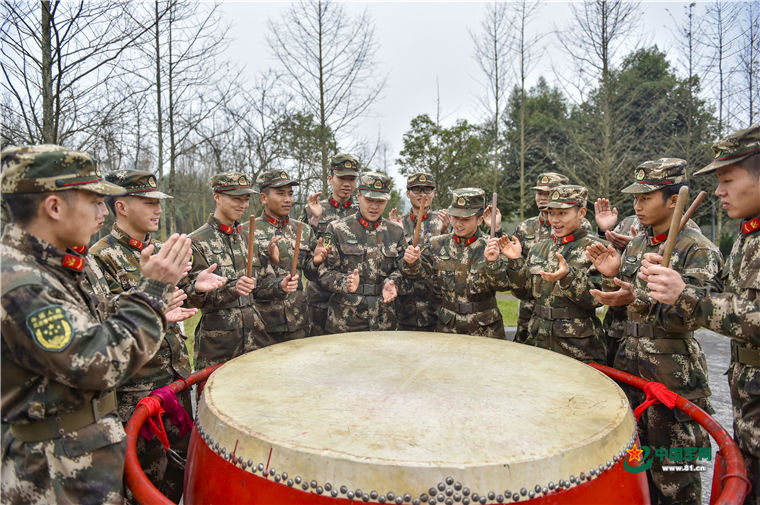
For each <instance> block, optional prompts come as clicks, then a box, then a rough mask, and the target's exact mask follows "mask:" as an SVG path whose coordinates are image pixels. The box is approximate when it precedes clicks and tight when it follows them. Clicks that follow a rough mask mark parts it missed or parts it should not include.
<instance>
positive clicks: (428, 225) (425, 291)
mask: <svg viewBox="0 0 760 505" xmlns="http://www.w3.org/2000/svg"><path fill="white" fill-rule="evenodd" d="M417 186H427V187H431V188H435V179H434V178H433V176H432V175H431V174H427V173H422V172H420V173H416V174H412V175H410V176H409V177H408V178H407V180H406V187H407V189H409V188H413V187H417ZM417 219H418V216H416V215H414V211H413V210H410V211H409V214H407V215H406V216H404V217H403V218H402V219H401V225H402V226H403V228H404V236H405V237H406V241H407V242H408V243H410V244H411V243H412V242H413V240H414V231H415V229H416V228H417ZM442 224H443V223H442V221H441V219H440V218H439V217H438V212H437V211H434V210H428V211H427V212H425V213H424V214H423V215H422V223H421V224H420V236H419V239H418V240H419V242H418V245H419V246H420V247H424V246H425V244H427V243H428V242H430V239H431V238H433V237H435V236H436V235H440V234H441V225H442ZM402 282H404V283H405V288H404V291H405V292H406V294H403V295H399V297H398V298H397V299H396V316H397V318H398V329H399V330H412V331H435V328H436V326H437V325H438V310H439V309H440V307H441V288H440V286H438V285H437V283H436V282H435V279H431V278H424V279H418V280H416V281H412V280H410V279H404V281H402Z"/></svg>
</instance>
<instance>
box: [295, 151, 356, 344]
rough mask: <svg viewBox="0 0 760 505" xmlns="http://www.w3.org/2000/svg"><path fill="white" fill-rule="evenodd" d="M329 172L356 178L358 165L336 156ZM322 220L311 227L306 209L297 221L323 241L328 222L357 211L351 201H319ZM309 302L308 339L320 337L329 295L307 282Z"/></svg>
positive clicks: (354, 201) (317, 286)
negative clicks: (309, 227) (306, 226)
mask: <svg viewBox="0 0 760 505" xmlns="http://www.w3.org/2000/svg"><path fill="white" fill-rule="evenodd" d="M330 171H331V172H332V174H333V175H340V176H354V177H358V176H359V162H358V161H357V159H356V158H354V157H353V156H351V155H349V154H339V155H337V156H333V157H332V159H331V160H330ZM319 204H320V205H321V206H322V216H321V217H320V218H319V222H318V224H317V226H314V225H313V224H311V218H312V213H311V211H310V210H309V207H308V206H307V207H306V209H304V215H303V217H302V218H301V221H303V222H304V223H309V225H310V226H311V228H312V231H313V232H314V235H315V236H316V238H319V237H324V235H325V231H326V230H327V225H328V224H330V223H331V222H332V221H335V220H337V219H341V218H344V217H347V216H352V215H354V214H355V213H356V212H358V211H359V204H358V203H357V202H356V200H355V199H354V198H353V197H351V198H349V199H348V200H346V201H345V202H339V201H337V200H336V199H334V198H326V199H324V200H320V202H319ZM306 294H307V298H308V299H309V319H310V321H311V335H312V336H316V335H324V333H325V324H326V323H327V302H328V301H329V300H330V295H331V293H330V291H328V290H326V289H324V288H322V286H320V284H319V282H309V285H308V287H307V288H306Z"/></svg>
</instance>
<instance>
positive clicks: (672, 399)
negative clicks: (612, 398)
mask: <svg viewBox="0 0 760 505" xmlns="http://www.w3.org/2000/svg"><path fill="white" fill-rule="evenodd" d="M644 393H646V395H647V398H646V400H644V402H643V403H642V404H641V405H639V406H638V407H636V410H634V411H633V415H634V416H636V420H637V421H638V420H639V418H640V417H641V414H643V413H644V411H645V410H646V409H648V408H649V407H651V406H652V405H656V404H658V403H662V404H663V405H665V406H666V407H667V408H669V409H673V408H674V407H675V406H676V398H678V395H677V394H676V393H674V392H673V391H671V390H670V389H668V388H667V386H665V384H662V383H661V382H648V383H647V384H646V385H645V386H644Z"/></svg>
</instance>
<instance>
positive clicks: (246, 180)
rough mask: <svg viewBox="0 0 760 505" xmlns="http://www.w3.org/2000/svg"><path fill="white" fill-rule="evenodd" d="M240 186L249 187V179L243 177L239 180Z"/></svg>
mask: <svg viewBox="0 0 760 505" xmlns="http://www.w3.org/2000/svg"><path fill="white" fill-rule="evenodd" d="M238 184H240V185H241V186H247V185H248V179H247V178H246V177H245V176H244V175H243V176H241V177H240V179H238Z"/></svg>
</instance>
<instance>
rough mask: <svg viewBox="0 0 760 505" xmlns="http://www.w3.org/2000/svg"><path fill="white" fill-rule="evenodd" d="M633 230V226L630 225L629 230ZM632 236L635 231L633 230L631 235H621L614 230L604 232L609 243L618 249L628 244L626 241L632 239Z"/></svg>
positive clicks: (634, 234)
mask: <svg viewBox="0 0 760 505" xmlns="http://www.w3.org/2000/svg"><path fill="white" fill-rule="evenodd" d="M633 230H634V229H633V226H631V231H633ZM634 236H636V232H635V231H633V233H632V234H631V235H623V234H622V233H617V232H614V231H608V232H605V233H604V237H605V238H606V239H607V240H608V241H609V243H610V244H612V245H613V246H615V249H617V250H618V251H622V250H624V249H625V248H626V247H627V246H628V242H630V241H631V240H633V237H634Z"/></svg>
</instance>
